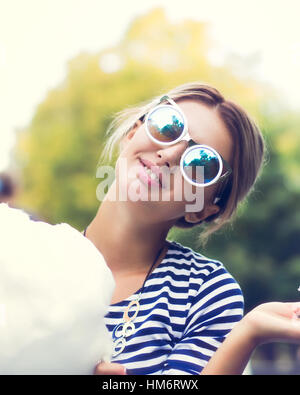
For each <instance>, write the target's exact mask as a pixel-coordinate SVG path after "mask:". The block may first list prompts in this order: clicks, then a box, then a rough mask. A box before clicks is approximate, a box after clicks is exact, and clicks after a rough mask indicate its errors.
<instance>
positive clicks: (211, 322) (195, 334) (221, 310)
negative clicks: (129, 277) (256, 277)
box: [105, 241, 244, 375]
mask: <svg viewBox="0 0 300 395" xmlns="http://www.w3.org/2000/svg"><path fill="white" fill-rule="evenodd" d="M139 291H140V290H137V291H136V293H135V294H134V295H131V296H130V297H128V298H127V299H125V300H123V301H121V302H118V303H115V304H112V305H110V306H109V310H108V313H107V315H106V316H105V323H106V326H107V328H108V330H109V331H110V332H111V333H112V332H113V329H114V328H115V327H116V326H117V325H118V324H120V323H121V322H122V317H123V313H124V311H125V309H126V308H127V306H128V304H129V303H130V301H132V300H134V299H136V298H137V295H138V294H139ZM243 308H244V301H243V296H242V292H241V289H240V287H239V285H238V284H237V282H236V281H235V279H234V278H233V277H232V276H231V275H230V274H229V273H228V271H227V270H226V269H225V267H224V266H223V264H222V263H221V262H219V261H216V260H212V259H209V258H207V257H205V256H203V255H202V254H200V253H197V252H195V251H193V250H192V249H190V248H188V247H184V246H182V245H181V244H180V243H178V242H174V241H173V242H169V249H168V251H167V253H166V255H165V257H164V259H163V260H162V262H161V263H160V264H159V266H157V267H156V268H155V269H154V270H153V272H152V273H151V274H150V276H149V277H148V279H147V281H146V283H145V288H144V290H143V293H142V295H141V299H140V310H139V313H138V315H137V317H136V318H135V319H134V321H133V322H134V324H135V332H134V333H133V334H131V335H130V336H129V337H127V338H126V346H125V348H124V350H123V351H122V353H120V354H119V355H117V356H115V357H113V358H112V362H118V363H120V364H122V365H123V366H125V367H126V369H127V372H128V374H136V375H150V374H167V375H171V374H172V375H175V374H199V373H200V372H201V370H202V369H203V368H204V366H205V365H206V363H207V362H208V360H209V359H210V357H211V356H212V355H213V353H214V352H215V351H216V349H217V348H218V347H219V345H220V344H221V343H222V341H223V340H224V339H225V337H226V335H227V334H228V333H229V332H230V330H231V329H232V327H233V326H234V324H235V323H236V322H237V321H239V320H240V319H241V318H242V315H243ZM130 315H132V314H131V313H130Z"/></svg>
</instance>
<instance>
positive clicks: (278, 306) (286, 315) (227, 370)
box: [201, 302, 300, 375]
mask: <svg viewBox="0 0 300 395" xmlns="http://www.w3.org/2000/svg"><path fill="white" fill-rule="evenodd" d="M298 316H300V303H279V302H272V303H264V304H261V305H259V306H258V307H256V308H255V309H253V310H251V311H250V312H249V313H248V314H247V315H246V316H245V317H244V318H243V319H242V320H241V321H240V322H238V323H237V324H236V325H235V326H234V328H233V329H232V331H231V332H230V333H229V334H228V336H227V337H226V339H225V340H224V342H223V343H222V344H221V346H220V347H219V348H218V350H217V351H216V352H215V354H214V355H213V356H212V358H211V359H210V360H209V362H208V364H207V365H206V367H205V368H204V369H203V370H202V372H201V374H225V375H232V374H242V373H243V371H244V369H245V367H246V365H247V363H248V361H249V359H250V357H251V354H252V352H253V351H254V350H255V348H256V347H257V346H258V345H260V344H262V343H269V342H274V341H283V342H292V343H300V318H298Z"/></svg>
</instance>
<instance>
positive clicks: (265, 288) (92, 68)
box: [16, 9, 300, 309]
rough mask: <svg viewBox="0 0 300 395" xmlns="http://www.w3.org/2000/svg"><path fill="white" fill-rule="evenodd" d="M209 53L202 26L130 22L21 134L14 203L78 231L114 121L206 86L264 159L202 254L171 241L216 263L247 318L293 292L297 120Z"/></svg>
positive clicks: (297, 272) (92, 206)
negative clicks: (264, 151) (236, 115)
mask: <svg viewBox="0 0 300 395" xmlns="http://www.w3.org/2000/svg"><path fill="white" fill-rule="evenodd" d="M209 46H210V42H209V39H208V37H207V28H206V25H205V24H201V23H198V22H194V21H185V22H183V23H180V24H176V25H175V24H171V23H170V22H169V21H168V20H167V18H166V16H165V14H164V12H163V11H162V10H160V9H157V10H154V11H153V12H150V13H149V14H147V15H145V16H141V17H139V18H138V19H136V20H134V21H133V22H132V24H131V26H130V27H129V29H128V31H127V33H126V34H125V36H124V38H123V40H122V41H121V42H120V43H119V44H118V45H117V46H116V47H114V48H108V49H107V50H105V51H102V52H101V53H99V54H86V53H82V54H80V55H78V56H77V57H76V58H74V59H72V60H71V61H70V62H69V65H68V72H67V76H66V78H65V80H64V82H63V83H62V84H61V85H60V86H58V87H57V88H56V89H53V90H51V91H50V92H49V93H48V95H47V97H46V98H45V100H44V101H43V102H42V103H41V104H40V106H39V107H38V109H37V111H36V114H35V116H34V118H33V119H32V122H31V124H30V125H29V127H28V128H27V129H26V130H24V131H23V132H22V133H20V134H19V140H18V148H17V152H16V160H17V163H18V164H19V166H20V169H21V173H22V179H23V192H22V194H21V196H20V199H19V204H20V205H22V206H23V207H25V208H28V209H30V210H33V211H34V212H37V213H39V214H40V215H41V217H43V218H44V219H46V220H48V221H50V222H52V223H58V222H68V223H70V224H71V225H73V226H75V227H77V228H78V229H83V228H84V227H85V226H86V225H87V224H88V223H89V221H91V219H92V218H93V216H94V215H95V213H96V210H97V208H98V206H99V202H98V201H97V198H96V193H95V191H96V187H97V184H98V183H99V180H97V179H96V168H97V164H98V159H99V157H100V154H101V151H102V148H103V146H104V143H105V132H106V130H107V127H108V125H109V123H110V121H111V120H112V119H113V116H114V114H115V113H116V112H117V111H119V110H122V109H124V108H125V107H128V106H132V105H134V104H136V103H138V102H141V101H144V100H146V99H149V98H151V97H152V96H154V95H155V96H156V95H158V94H160V93H162V94H163V93H165V91H166V90H168V89H170V88H173V87H174V86H176V85H179V84H181V83H183V82H188V81H194V80H200V81H205V82H206V83H208V84H212V85H214V86H216V87H217V88H218V89H219V90H220V91H221V92H222V93H224V95H225V96H226V97H230V98H231V99H232V100H235V101H237V102H239V103H240V104H241V105H243V106H244V107H245V108H247V109H248V111H249V112H250V113H251V114H252V116H253V117H254V118H255V119H257V120H258V122H259V123H260V124H261V126H262V128H263V130H264V134H265V136H266V141H267V145H268V149H269V153H268V160H267V163H266V165H265V167H264V171H263V174H262V176H261V177H260V180H259V182H258V183H257V186H256V187H255V190H254V191H253V193H252V195H251V196H250V197H249V199H248V201H247V202H246V203H245V204H244V205H243V206H242V207H241V209H240V210H239V212H238V215H237V218H236V220H235V222H234V224H233V225H230V226H226V227H225V228H224V230H223V231H222V232H220V233H219V234H217V235H215V236H213V237H212V238H211V240H210V242H209V243H208V244H207V247H206V248H205V249H204V250H203V249H201V248H199V245H198V244H197V240H198V233H199V229H198V228H195V229H192V230H189V231H188V230H184V231H183V230H178V229H172V230H171V232H170V234H169V236H170V238H173V239H176V240H178V241H179V242H181V243H183V244H185V245H188V246H191V247H192V248H194V249H195V250H198V251H201V252H202V253H204V254H205V255H207V256H210V257H213V258H214V259H219V260H221V261H222V262H224V264H225V266H226V267H227V268H228V269H229V271H231V273H232V274H233V275H234V276H235V277H236V279H237V280H238V281H239V282H240V284H241V286H242V289H243V291H244V294H245V298H246V303H247V309H248V308H250V307H252V306H253V305H255V304H258V303H260V302H262V301H266V300H270V299H274V298H278V299H283V300H285V299H293V300H294V299H295V297H297V295H296V289H297V287H298V285H299V284H300V269H299V267H300V250H299V241H300V210H299V208H300V207H299V201H300V199H299V197H300V196H299V193H300V179H299V175H300V172H299V152H300V144H299V130H298V127H299V115H298V114H291V113H288V112H287V111H286V110H284V108H283V107H281V105H280V104H279V103H278V104H277V106H274V100H273V98H272V100H271V96H269V93H266V92H267V90H265V89H264V87H263V86H261V85H259V84H257V83H255V82H254V81H250V80H248V81H246V80H242V79H240V78H238V77H237V76H235V75H233V74H232V72H231V71H230V69H227V68H225V67H223V68H221V67H213V66H212V65H211V64H210V63H209V61H208V56H207V51H208V48H209ZM109 59H110V63H111V64H109V62H108V60H109ZM112 59H113V60H114V62H113V63H112ZM105 62H106V63H105ZM107 64H108V66H107ZM105 65H106V66H105ZM105 67H106V68H107V67H110V68H111V71H112V70H113V68H115V69H114V72H105V71H104V70H105ZM271 102H272V103H273V105H272V106H270V105H269V103H271ZM274 109H275V110H274Z"/></svg>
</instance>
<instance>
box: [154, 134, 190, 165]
mask: <svg viewBox="0 0 300 395" xmlns="http://www.w3.org/2000/svg"><path fill="white" fill-rule="evenodd" d="M187 146H188V141H187V140H180V141H178V142H177V143H175V144H172V145H168V146H164V147H161V148H160V149H159V150H158V151H157V154H158V156H159V157H160V160H161V162H164V163H163V164H167V166H168V167H173V166H176V165H177V166H179V164H180V159H181V157H182V155H183V153H184V152H185V150H186V148H187Z"/></svg>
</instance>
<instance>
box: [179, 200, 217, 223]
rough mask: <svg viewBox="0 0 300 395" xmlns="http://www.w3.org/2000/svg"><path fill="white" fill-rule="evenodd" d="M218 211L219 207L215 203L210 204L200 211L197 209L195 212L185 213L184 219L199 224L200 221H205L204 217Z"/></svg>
mask: <svg viewBox="0 0 300 395" xmlns="http://www.w3.org/2000/svg"><path fill="white" fill-rule="evenodd" d="M219 211H220V207H219V206H218V205H216V204H210V205H208V206H206V207H204V209H203V210H202V211H198V212H195V213H186V214H185V216H184V219H185V220H186V222H189V223H191V224H198V223H199V224H200V222H202V221H205V219H206V218H208V217H210V216H211V215H215V214H217V213H218V212H219Z"/></svg>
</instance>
